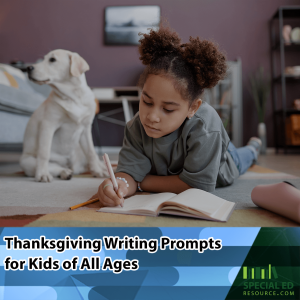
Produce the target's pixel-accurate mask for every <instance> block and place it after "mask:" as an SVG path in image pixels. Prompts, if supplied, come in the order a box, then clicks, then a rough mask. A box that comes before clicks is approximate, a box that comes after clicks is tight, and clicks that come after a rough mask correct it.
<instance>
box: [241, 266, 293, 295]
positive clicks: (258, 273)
mask: <svg viewBox="0 0 300 300" xmlns="http://www.w3.org/2000/svg"><path fill="white" fill-rule="evenodd" d="M279 269H280V268H279ZM242 276H243V296H257V297H260V298H261V297H262V296H263V297H270V296H276V299H277V297H282V299H285V298H287V297H289V296H294V295H295V292H294V291H293V290H292V289H293V287H294V284H293V282H291V281H285V278H286V277H285V276H280V274H279V273H278V272H277V270H276V268H275V267H274V266H272V265H270V264H269V265H268V266H265V267H248V266H244V267H243V272H242ZM281 279H283V280H281ZM284 297H285V298H284Z"/></svg>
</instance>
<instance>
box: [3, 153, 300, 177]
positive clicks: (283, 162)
mask: <svg viewBox="0 0 300 300" xmlns="http://www.w3.org/2000/svg"><path fill="white" fill-rule="evenodd" d="M20 155H21V154H20V153H4V152H2V153H1V152H0V174H11V173H14V172H18V171H21V168H20V166H19V163H18V162H19V158H20ZM115 159H117V158H115ZM258 164H259V165H260V166H262V167H266V168H270V169H273V170H276V171H280V172H284V173H288V174H291V175H294V176H298V177H300V154H287V155H284V154H267V155H260V156H259V158H258Z"/></svg>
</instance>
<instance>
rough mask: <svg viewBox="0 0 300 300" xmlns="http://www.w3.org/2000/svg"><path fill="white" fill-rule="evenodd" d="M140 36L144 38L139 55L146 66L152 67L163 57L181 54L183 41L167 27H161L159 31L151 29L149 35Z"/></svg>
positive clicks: (141, 41) (141, 40)
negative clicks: (152, 64) (151, 65)
mask: <svg viewBox="0 0 300 300" xmlns="http://www.w3.org/2000/svg"><path fill="white" fill-rule="evenodd" d="M140 35H142V36H143V38H141V39H140V46H139V53H140V55H141V56H140V60H141V61H142V63H143V64H144V65H150V64H151V63H153V62H154V61H155V60H156V59H158V58H161V57H163V56H173V55H175V56H176V55H178V54H180V44H181V40H180V38H179V36H178V34H177V33H176V32H172V31H171V30H170V29H169V28H167V27H161V28H160V29H159V30H157V31H155V30H153V29H151V30H150V32H149V33H148V34H147V33H144V34H141V33H140Z"/></svg>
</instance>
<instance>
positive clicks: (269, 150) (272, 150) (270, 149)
mask: <svg viewBox="0 0 300 300" xmlns="http://www.w3.org/2000/svg"><path fill="white" fill-rule="evenodd" d="M275 153H276V149H275V148H267V150H266V154H275Z"/></svg>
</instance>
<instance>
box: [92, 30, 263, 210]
mask: <svg viewBox="0 0 300 300" xmlns="http://www.w3.org/2000/svg"><path fill="white" fill-rule="evenodd" d="M139 52H140V54H141V56H140V59H141V60H142V62H143V64H144V65H146V69H145V71H144V72H143V74H142V75H141V77H140V81H139V85H140V86H141V87H142V96H141V99H140V105H139V112H138V113H137V114H136V115H135V117H134V118H133V119H132V120H131V121H130V122H128V123H127V125H126V128H125V137H124V142H123V147H122V150H121V152H120V156H119V162H118V167H117V172H116V174H115V175H116V177H117V182H118V185H119V189H118V191H117V193H116V192H115V191H114V190H113V186H112V182H111V180H110V179H105V180H104V181H103V182H102V183H101V185H100V186H99V189H98V193H97V194H96V195H94V196H93V197H98V198H99V200H100V202H101V203H102V205H104V206H116V205H123V203H124V197H125V196H130V195H133V194H134V193H135V192H136V191H137V190H139V191H146V192H159V193H160V192H172V193H181V192H183V191H185V190H187V189H189V188H198V189H202V190H204V191H207V192H213V191H214V190H215V187H216V186H217V187H218V186H227V185H230V184H232V183H233V181H234V179H235V178H237V177H238V176H239V174H243V173H244V172H246V170H247V169H248V168H249V166H251V164H252V163H253V162H254V161H255V160H256V159H257V154H258V152H259V147H260V140H259V139H257V138H252V139H251V140H250V142H249V143H248V144H249V145H248V146H246V147H243V148H240V149H236V148H235V147H234V146H233V144H232V143H230V140H229V137H228V135H227V133H226V131H225V129H224V127H223V124H222V121H221V119H220V117H219V115H218V114H217V112H216V111H215V110H214V109H213V108H212V107H211V106H209V105H208V104H207V103H205V102H203V101H202V100H201V99H200V95H201V94H202V92H203V89H204V88H211V87H213V86H215V85H216V84H217V82H218V81H219V80H220V79H222V78H224V76H225V74H226V69H227V65H226V59H225V56H224V54H223V53H222V52H221V51H219V50H218V48H217V47H216V46H215V45H214V44H213V43H212V42H209V41H206V40H203V41H200V39H199V38H198V37H197V38H192V37H190V42H189V43H186V44H181V42H180V38H179V36H178V35H177V33H175V32H172V31H171V30H170V29H168V28H160V29H159V30H158V31H153V30H151V31H150V33H149V34H143V38H142V39H141V40H140V46H139Z"/></svg>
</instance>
